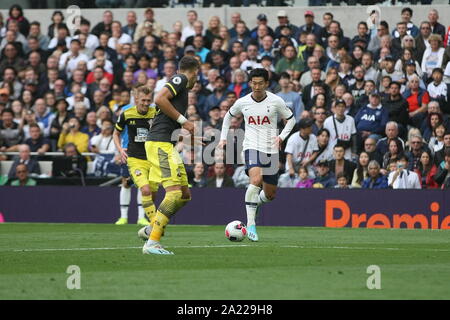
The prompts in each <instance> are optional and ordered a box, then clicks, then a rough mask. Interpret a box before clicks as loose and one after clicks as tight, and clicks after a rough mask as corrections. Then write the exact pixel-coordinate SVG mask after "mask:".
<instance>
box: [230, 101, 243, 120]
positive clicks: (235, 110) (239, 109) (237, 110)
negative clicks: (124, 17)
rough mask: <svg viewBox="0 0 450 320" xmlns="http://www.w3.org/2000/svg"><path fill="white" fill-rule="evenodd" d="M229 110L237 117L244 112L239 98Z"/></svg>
mask: <svg viewBox="0 0 450 320" xmlns="http://www.w3.org/2000/svg"><path fill="white" fill-rule="evenodd" d="M228 112H229V113H230V115H231V116H232V117H235V116H237V115H240V114H241V113H242V104H241V103H240V102H239V100H237V101H236V102H235V103H234V104H233V105H232V106H231V108H230V109H229V110H228Z"/></svg>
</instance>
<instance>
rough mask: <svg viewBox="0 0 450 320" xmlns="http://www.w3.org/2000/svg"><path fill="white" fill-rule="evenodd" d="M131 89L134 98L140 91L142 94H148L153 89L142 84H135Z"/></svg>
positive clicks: (151, 92)
mask: <svg viewBox="0 0 450 320" xmlns="http://www.w3.org/2000/svg"><path fill="white" fill-rule="evenodd" d="M132 91H133V95H134V99H137V97H138V96H139V94H140V93H142V94H144V95H149V94H151V95H153V90H152V89H150V87H147V86H146V85H144V84H138V85H136V86H135V87H134V88H133V90H132Z"/></svg>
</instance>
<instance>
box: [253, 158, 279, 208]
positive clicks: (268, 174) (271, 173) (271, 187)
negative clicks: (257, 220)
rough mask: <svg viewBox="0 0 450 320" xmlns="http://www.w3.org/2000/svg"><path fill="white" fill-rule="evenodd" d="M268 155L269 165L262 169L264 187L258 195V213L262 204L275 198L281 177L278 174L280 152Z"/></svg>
mask: <svg viewBox="0 0 450 320" xmlns="http://www.w3.org/2000/svg"><path fill="white" fill-rule="evenodd" d="M266 156H267V160H265V162H266V163H267V166H265V167H264V168H263V169H262V174H263V187H262V189H261V192H260V193H259V196H258V211H257V215H258V213H259V208H260V207H261V205H263V204H264V203H267V202H270V201H272V200H273V199H275V194H276V191H277V185H278V177H279V175H278V170H279V161H278V154H272V155H266Z"/></svg>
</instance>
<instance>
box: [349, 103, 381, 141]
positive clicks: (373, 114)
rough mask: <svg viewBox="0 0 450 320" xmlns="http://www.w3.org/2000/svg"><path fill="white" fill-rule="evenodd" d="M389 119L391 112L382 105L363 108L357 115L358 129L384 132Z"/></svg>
mask: <svg viewBox="0 0 450 320" xmlns="http://www.w3.org/2000/svg"><path fill="white" fill-rule="evenodd" d="M388 121H389V112H388V111H387V110H386V109H385V108H383V107H382V106H381V104H380V105H379V106H378V107H377V108H375V109H374V108H371V107H369V106H365V107H363V108H361V109H360V110H359V111H358V113H357V114H356V116H355V124H356V130H358V131H369V132H372V133H378V134H383V133H384V128H385V127H386V123H387V122H388Z"/></svg>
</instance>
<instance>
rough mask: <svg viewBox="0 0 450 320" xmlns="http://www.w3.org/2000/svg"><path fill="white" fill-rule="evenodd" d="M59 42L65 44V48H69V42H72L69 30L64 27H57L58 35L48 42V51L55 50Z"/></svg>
mask: <svg viewBox="0 0 450 320" xmlns="http://www.w3.org/2000/svg"><path fill="white" fill-rule="evenodd" d="M60 40H63V41H65V42H66V47H70V41H71V40H72V38H71V37H70V33H69V30H68V29H67V27H66V26H65V25H62V26H59V27H58V33H57V34H56V35H55V36H54V37H53V38H52V40H50V43H49V44H48V49H49V50H50V49H54V48H56V46H57V45H58V42H59V41H60Z"/></svg>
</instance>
